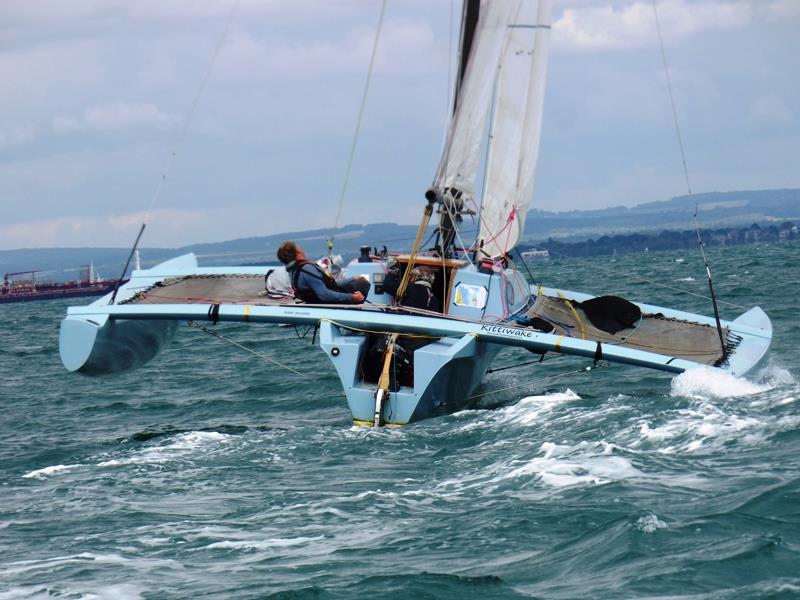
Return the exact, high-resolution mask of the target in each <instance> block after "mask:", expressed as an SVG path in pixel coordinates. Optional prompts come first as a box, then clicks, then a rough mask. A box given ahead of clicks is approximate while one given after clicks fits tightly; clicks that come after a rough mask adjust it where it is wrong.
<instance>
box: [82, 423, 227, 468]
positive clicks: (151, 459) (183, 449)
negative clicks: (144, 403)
mask: <svg viewBox="0 0 800 600" xmlns="http://www.w3.org/2000/svg"><path fill="white" fill-rule="evenodd" d="M230 440H231V436H230V435H227V434H224V433H219V432H216V431H190V432H188V433H182V434H180V435H178V436H176V437H175V438H173V440H172V442H171V443H170V444H167V445H165V446H156V447H153V448H147V449H145V450H143V451H138V452H135V453H133V454H132V455H130V456H126V457H123V458H112V459H110V460H104V461H101V462H99V463H97V466H98V467H119V466H123V465H138V464H149V463H163V462H169V461H170V460H174V459H176V458H179V457H181V456H184V455H186V454H190V453H192V452H194V451H197V450H205V449H207V448H214V447H216V446H218V445H219V444H226V443H228V442H229V441H230Z"/></svg>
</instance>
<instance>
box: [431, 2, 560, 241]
mask: <svg viewBox="0 0 800 600" xmlns="http://www.w3.org/2000/svg"><path fill="white" fill-rule="evenodd" d="M476 17H477V18H476ZM548 38H549V2H548V1H547V0H480V2H478V1H477V0H466V1H465V3H464V19H463V25H462V31H461V49H460V60H459V63H460V64H459V67H460V68H459V77H458V80H457V82H456V94H455V98H454V102H453V105H454V112H453V116H452V119H451V122H450V128H449V131H448V139H447V144H445V150H444V154H443V156H442V159H441V162H440V164H439V168H438V170H437V173H436V177H435V179H434V183H433V186H432V189H433V190H434V191H435V193H436V196H437V197H438V198H440V199H442V200H443V202H445V203H446V202H447V200H448V198H455V199H457V200H458V202H459V205H460V204H461V203H462V202H464V201H468V200H470V199H474V198H475V197H476V193H475V188H476V182H477V178H478V174H479V171H480V168H481V159H482V150H483V148H484V144H485V141H486V131H487V122H488V120H489V115H490V113H492V112H493V113H494V122H493V123H492V139H491V145H490V151H489V158H488V161H487V164H486V165H485V174H486V177H487V180H486V186H485V195H484V200H483V204H482V208H481V233H480V238H479V239H483V240H484V244H485V245H484V250H485V251H486V252H488V253H489V254H491V255H494V256H496V255H500V254H503V253H504V252H506V251H508V250H510V249H511V248H512V247H513V246H514V244H516V242H517V240H518V239H519V235H520V233H521V231H522V226H523V225H524V218H525V211H526V210H527V206H528V204H529V202H530V197H531V194H532V190H533V175H534V170H535V164H536V157H537V154H538V148H539V132H540V126H541V113H542V100H543V96H544V79H545V73H546V61H547V50H548ZM493 104H494V110H493V111H492V105H493Z"/></svg>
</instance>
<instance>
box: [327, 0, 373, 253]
mask: <svg viewBox="0 0 800 600" xmlns="http://www.w3.org/2000/svg"><path fill="white" fill-rule="evenodd" d="M385 13H386V0H383V1H382V2H381V12H380V16H379V17H378V27H377V29H376V30H375V41H374V42H373V44H372V54H371V55H370V58H369V67H368V68H367V80H366V81H365V82H364V93H363V94H362V95H361V105H360V106H359V108H358V117H357V118H356V129H355V132H354V133H353V142H352V144H351V145H350V156H349V157H348V158H347V168H346V169H345V173H344V182H343V183H342V191H341V193H340V194H339V206H338V208H337V209H336V219H335V220H334V222H333V229H332V230H331V237H330V239H328V256H331V255H332V254H333V238H334V237H335V236H336V230H337V229H338V228H339V217H340V216H341V214H342V206H343V205H344V195H345V193H346V192H347V184H348V183H349V182H350V170H351V169H352V167H353V158H354V157H355V154H356V145H357V144H358V134H359V132H360V131H361V120H362V118H363V116H364V106H365V105H366V103H367V93H368V92H369V84H370V81H371V80H372V70H373V67H374V66H375V55H376V54H377V50H378V39H379V38H380V35H381V27H382V26H383V16H384V14H385Z"/></svg>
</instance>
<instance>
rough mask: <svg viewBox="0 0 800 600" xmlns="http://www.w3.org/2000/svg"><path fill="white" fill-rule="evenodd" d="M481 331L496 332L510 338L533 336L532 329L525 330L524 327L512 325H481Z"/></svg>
mask: <svg viewBox="0 0 800 600" xmlns="http://www.w3.org/2000/svg"><path fill="white" fill-rule="evenodd" d="M481 331H485V332H486V333H496V334H498V335H502V336H505V337H510V338H532V337H533V332H532V331H525V330H524V329H514V328H512V327H500V326H499V325H481Z"/></svg>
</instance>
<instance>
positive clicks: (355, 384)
mask: <svg viewBox="0 0 800 600" xmlns="http://www.w3.org/2000/svg"><path fill="white" fill-rule="evenodd" d="M359 268H361V269H363V270H365V271H366V272H365V273H363V274H366V275H369V274H370V273H371V272H372V271H369V269H373V270H374V269H380V266H376V265H374V264H372V265H369V264H368V265H355V269H354V270H356V271H357V270H358V269H359ZM264 271H265V269H264V268H263V267H242V268H234V269H231V268H225V269H221V268H220V269H207V268H206V269H201V268H198V267H197V264H196V261H195V259H194V256H192V255H186V256H183V257H179V258H177V259H174V260H173V261H169V262H168V263H164V264H162V265H159V266H158V267H156V268H154V269H151V270H149V271H135V272H134V273H133V275H132V277H131V280H130V282H129V283H128V284H126V285H125V286H123V288H121V289H120V292H119V294H118V297H117V301H118V303H117V304H109V301H110V297H109V296H106V297H104V298H101V299H100V300H98V301H96V302H94V303H93V304H91V305H89V306H85V307H72V308H70V309H69V310H68V313H67V317H66V318H65V319H64V320H63V322H62V325H61V333H60V339H59V347H60V352H61V358H62V361H63V363H64V366H65V367H66V368H67V369H68V370H70V371H78V372H80V373H83V374H87V375H99V374H106V373H113V372H119V371H124V370H127V369H131V368H135V367H138V366H140V365H142V364H144V363H146V362H147V361H149V360H151V359H152V358H153V357H154V356H155V355H156V354H157V353H158V351H159V350H160V349H161V348H162V347H163V346H164V345H165V344H167V343H168V342H169V341H170V339H171V338H172V336H173V334H174V332H175V329H176V327H177V323H179V322H180V321H198V322H202V321H206V320H208V319H209V310H210V309H211V308H212V307H213V308H215V315H214V320H218V321H230V322H248V323H286V324H291V325H306V326H319V327H320V346H321V348H322V349H323V350H324V351H325V353H326V354H327V356H328V357H329V358H330V360H331V361H332V363H333V365H334V367H335V368H336V371H337V374H338V376H339V378H340V380H341V382H342V387H343V389H344V391H345V394H346V396H347V401H348V404H349V406H350V410H351V412H352V415H353V419H354V421H355V422H357V423H371V422H372V421H373V416H374V412H375V406H376V402H375V397H376V384H375V383H374V382H372V383H369V382H366V381H364V380H363V376H362V375H361V373H362V369H361V368H360V366H361V365H362V361H363V360H364V352H365V345H366V344H367V339H368V338H367V335H365V334H364V333H361V332H365V331H368V332H386V333H399V334H401V336H402V335H423V336H429V337H431V338H439V339H438V340H436V341H432V342H431V343H430V344H428V345H426V346H424V347H422V348H419V349H417V350H416V352H415V358H414V361H413V362H414V366H413V386H411V385H405V386H401V387H400V388H399V389H395V390H393V391H390V393H389V395H388V398H387V400H386V402H385V404H384V406H383V410H382V411H381V415H382V420H383V422H385V423H386V424H394V425H402V424H405V423H410V422H413V421H418V420H420V419H424V418H428V417H432V416H436V415H442V414H447V413H452V412H454V411H457V410H461V409H463V408H465V407H466V406H469V405H470V403H471V397H472V396H473V395H474V392H475V389H476V388H477V387H478V385H479V384H480V382H481V380H482V378H483V376H484V374H485V372H486V369H487V368H488V366H489V364H490V362H491V360H492V358H493V357H494V356H495V355H496V353H497V351H498V350H499V349H500V348H501V347H502V346H516V347H520V348H525V349H527V350H529V351H532V352H535V353H547V352H553V353H561V354H569V355H573V356H581V357H585V358H588V359H596V358H597V357H598V355H601V356H602V359H603V360H606V361H609V362H616V363H622V364H629V365H635V366H640V367H646V368H650V369H658V370H662V371H667V372H672V373H680V372H683V371H685V370H687V369H692V368H701V367H702V368H712V367H706V366H705V365H703V364H701V363H698V362H694V361H692V360H688V359H686V358H680V357H678V356H669V355H666V354H658V353H655V352H651V351H646V350H643V349H641V348H632V347H628V346H625V345H621V344H615V343H606V342H603V343H600V342H598V341H593V340H591V339H582V338H581V337H572V336H570V335H556V334H551V333H544V332H541V331H538V330H535V329H532V328H529V327H524V326H520V325H517V324H516V323H515V322H513V321H510V320H504V321H497V320H496V321H494V322H493V321H490V320H483V319H480V318H477V317H479V316H480V315H477V317H473V316H472V315H471V314H470V311H473V312H475V311H476V309H474V308H472V307H470V306H467V305H465V304H460V305H458V304H456V303H455V301H454V302H453V303H452V304H451V305H450V306H449V310H448V316H446V317H445V316H436V315H430V316H428V315H417V314H407V313H405V312H402V311H399V310H397V309H395V308H393V307H391V306H388V305H386V304H385V302H386V300H385V298H382V297H380V296H374V295H373V292H370V296H369V300H370V301H371V302H372V305H369V306H363V307H353V306H347V305H342V306H320V305H308V304H267V303H264V304H262V303H260V302H254V303H253V304H247V303H219V304H215V305H210V304H202V303H180V304H179V303H160V304H156V303H153V304H148V303H143V302H138V303H123V304H119V302H125V301H126V300H129V299H131V298H133V297H134V296H135V295H136V294H137V293H138V292H140V291H143V290H147V289H152V286H154V285H159V282H162V281H164V280H165V279H167V278H180V277H185V276H189V275H191V276H195V277H198V276H200V277H202V276H203V275H210V276H214V275H220V274H225V275H231V274H233V275H251V276H252V275H263V273H264ZM509 273H510V271H509V272H507V273H505V274H504V275H503V280H504V281H505V280H509V281H511V280H510V276H509ZM514 275H515V276H516V275H518V274H514ZM481 277H483V278H485V279H486V280H487V281H486V282H485V283H486V284H487V285H486V287H487V289H490V290H492V291H493V293H494V290H498V291H499V290H502V292H499V293H498V294H497V295H496V296H494V297H492V296H490V297H489V301H488V303H487V304H486V307H485V308H484V309H483V311H482V312H483V313H487V312H496V313H499V312H500V311H501V310H502V311H503V313H504V314H506V315H509V314H510V315H513V314H516V313H517V312H519V311H523V310H524V309H525V308H526V307H527V306H528V305H529V302H530V301H531V300H532V295H531V292H532V291H536V292H538V293H541V294H545V295H550V296H552V297H558V298H562V299H569V300H571V301H574V302H581V301H584V300H586V299H589V298H591V296H588V295H586V294H581V293H578V292H569V291H564V290H531V289H530V288H528V286H527V284H524V279H523V280H522V283H520V282H519V281H518V280H514V281H511V283H509V284H508V285H507V286H506V288H505V289H503V287H502V284H501V282H500V281H499V279H500V277H498V281H497V282H494V280H492V281H488V279H489V278H492V277H496V275H484V274H481V273H477V272H475V271H469V270H464V272H462V271H461V270H459V271H457V272H456V274H455V275H454V279H455V280H456V283H458V282H465V283H466V284H468V285H473V286H477V285H479V284H480V283H481ZM454 285H455V284H454ZM374 287H375V286H373V289H374ZM493 302H494V304H493ZM637 306H639V307H640V309H641V310H642V312H643V313H650V314H658V315H659V316H660V317H663V318H665V319H675V320H683V321H686V322H691V323H696V324H699V325H704V326H708V327H713V326H714V319H713V318H710V317H705V316H702V315H695V314H691V313H685V312H681V311H676V310H671V309H667V308H662V307H657V306H650V305H645V304H638V305H637ZM722 326H723V327H725V328H726V329H727V330H728V331H729V332H730V334H731V335H733V336H735V337H736V339H737V344H736V346H735V348H734V350H732V351H731V353H730V355H729V356H728V357H727V359H726V361H725V363H724V364H723V365H722V366H721V367H719V368H720V369H723V370H726V371H728V372H731V373H733V374H735V375H742V374H744V373H746V372H747V371H748V370H750V369H752V368H753V367H754V366H755V365H756V364H757V363H758V362H759V361H760V360H761V358H762V357H763V356H764V355H765V353H766V352H767V350H768V348H769V345H770V341H771V338H772V326H771V324H770V321H769V319H768V318H767V316H766V314H764V312H763V311H762V310H761V309H760V308H758V307H755V308H752V309H750V310H749V311H747V312H746V313H744V314H743V315H741V316H739V317H738V318H736V319H735V320H733V321H723V322H722Z"/></svg>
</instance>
